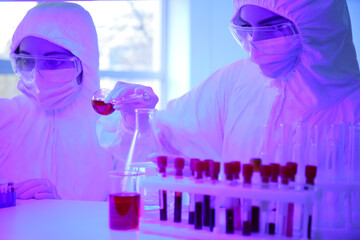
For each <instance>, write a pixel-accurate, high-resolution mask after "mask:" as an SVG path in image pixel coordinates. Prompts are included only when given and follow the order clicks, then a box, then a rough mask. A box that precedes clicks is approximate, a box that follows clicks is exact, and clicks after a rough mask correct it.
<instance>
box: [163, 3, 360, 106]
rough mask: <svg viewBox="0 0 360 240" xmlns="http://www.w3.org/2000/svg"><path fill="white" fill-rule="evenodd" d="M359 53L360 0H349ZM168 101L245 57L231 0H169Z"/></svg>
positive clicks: (355, 42) (167, 26) (354, 37)
mask: <svg viewBox="0 0 360 240" xmlns="http://www.w3.org/2000/svg"><path fill="white" fill-rule="evenodd" d="M347 3H348V6H349V11H350V16H351V21H352V29H353V39H354V44H355V48H356V52H357V53H358V59H359V55H360V0H347ZM167 9H168V11H167V12H168V21H167V23H166V29H167V42H168V49H169V51H168V53H167V65H168V68H167V69H168V71H167V79H168V81H167V86H166V89H167V91H166V92H167V96H166V98H167V100H169V99H173V98H176V97H179V96H181V95H182V94H184V93H185V92H187V91H188V90H190V89H191V88H193V87H195V86H197V85H198V84H199V83H201V82H202V81H203V80H205V79H206V78H207V77H208V76H209V75H210V74H211V73H213V72H214V71H216V70H217V69H219V68H221V67H223V66H225V65H227V64H230V63H231V62H234V61H236V60H238V59H241V58H244V57H246V55H245V52H244V51H243V50H242V49H241V47H240V46H239V45H238V44H237V43H236V41H235V40H234V38H233V37H232V35H231V33H230V31H229V28H228V24H229V22H230V20H231V18H232V16H233V13H234V9H233V4H232V0H196V1H194V0H193V1H191V0H181V1H178V0H168V1H167Z"/></svg>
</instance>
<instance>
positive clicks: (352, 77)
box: [233, 0, 360, 108]
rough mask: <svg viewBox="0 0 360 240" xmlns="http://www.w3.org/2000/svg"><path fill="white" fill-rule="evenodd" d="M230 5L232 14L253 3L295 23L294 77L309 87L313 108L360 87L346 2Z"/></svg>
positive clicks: (275, 0) (278, 0) (280, 0)
mask: <svg viewBox="0 0 360 240" xmlns="http://www.w3.org/2000/svg"><path fill="white" fill-rule="evenodd" d="M233 4H234V8H235V13H234V17H235V16H236V15H237V14H238V12H239V10H240V9H241V7H242V6H244V5H256V6H259V7H262V8H265V9H267V10H270V11H272V12H274V13H276V14H278V15H280V16H283V17H285V18H287V19H289V20H291V21H292V22H293V23H294V24H295V25H296V27H297V29H298V31H299V33H300V36H301V38H302V43H303V53H302V55H301V56H300V61H299V63H298V66H297V67H296V68H295V74H296V75H300V76H297V77H296V79H302V80H303V83H304V84H303V85H306V86H307V87H308V88H310V91H311V92H312V96H311V97H310V98H312V101H313V103H312V104H311V105H313V107H314V105H315V107H317V108H319V107H324V106H330V105H332V104H335V103H338V102H339V101H341V100H342V99H344V98H346V97H347V96H349V95H351V94H352V93H353V92H354V91H355V90H357V89H358V88H359V87H360V75H359V67H358V63H357V59H356V53H355V48H354V45H353V42H352V33H351V23H350V16H349V12H348V8H347V4H346V1H343V0H317V1H311V0H296V1H293V0H272V1H267V0H234V1H233ZM289 80H291V77H290V79H289ZM293 84H295V83H293Z"/></svg>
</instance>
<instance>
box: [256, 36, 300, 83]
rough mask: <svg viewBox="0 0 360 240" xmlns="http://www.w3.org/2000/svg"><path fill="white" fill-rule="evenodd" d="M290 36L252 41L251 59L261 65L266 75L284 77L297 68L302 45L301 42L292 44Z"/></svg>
mask: <svg viewBox="0 0 360 240" xmlns="http://www.w3.org/2000/svg"><path fill="white" fill-rule="evenodd" d="M288 38H292V36H286V37H279V38H272V39H266V40H260V41H253V42H251V44H250V49H249V54H250V60H251V61H253V62H254V63H256V64H258V65H259V67H260V69H261V71H262V72H263V74H264V75H265V76H267V77H270V78H278V77H284V76H285V75H286V74H288V73H289V72H290V71H292V70H293V69H294V68H295V66H296V64H297V62H298V60H299V56H300V54H301V52H302V45H301V43H300V42H297V43H295V44H292V43H291V41H289V39H288ZM289 42H290V43H289Z"/></svg>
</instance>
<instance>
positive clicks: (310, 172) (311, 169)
mask: <svg viewBox="0 0 360 240" xmlns="http://www.w3.org/2000/svg"><path fill="white" fill-rule="evenodd" d="M316 170H317V168H316V166H312V165H306V167H305V177H306V184H305V187H304V190H307V191H309V190H313V189H314V179H315V177H316ZM311 212H312V209H308V213H310V214H309V216H308V226H307V229H308V230H307V238H308V239H311V224H312V223H311V222H312V215H311Z"/></svg>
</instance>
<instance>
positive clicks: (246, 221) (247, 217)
mask: <svg viewBox="0 0 360 240" xmlns="http://www.w3.org/2000/svg"><path fill="white" fill-rule="evenodd" d="M252 173H253V165H252V164H243V177H244V182H243V186H244V188H250V187H251V177H252ZM242 207H243V210H242V214H243V217H242V220H243V228H242V230H243V232H242V234H243V235H244V236H249V235H251V228H252V225H251V213H252V210H251V199H246V198H245V199H244V200H243V204H242Z"/></svg>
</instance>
